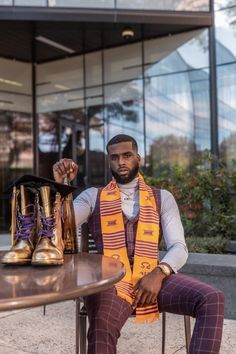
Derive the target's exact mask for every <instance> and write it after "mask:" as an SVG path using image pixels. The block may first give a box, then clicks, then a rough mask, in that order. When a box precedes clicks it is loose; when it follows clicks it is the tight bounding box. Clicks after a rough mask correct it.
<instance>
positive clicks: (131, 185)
mask: <svg viewBox="0 0 236 354" xmlns="http://www.w3.org/2000/svg"><path fill="white" fill-rule="evenodd" d="M117 185H118V187H119V189H135V188H136V187H137V186H138V177H135V178H134V179H133V180H132V181H131V182H129V183H126V184H120V183H117Z"/></svg>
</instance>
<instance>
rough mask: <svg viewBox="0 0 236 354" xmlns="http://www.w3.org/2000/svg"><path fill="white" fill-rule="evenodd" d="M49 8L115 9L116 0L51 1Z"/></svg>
mask: <svg viewBox="0 0 236 354" xmlns="http://www.w3.org/2000/svg"><path fill="white" fill-rule="evenodd" d="M48 3H49V6H52V7H53V6H55V7H60V6H61V7H88V8H89V7H95V8H113V7H114V6H115V5H114V0H49V1H48Z"/></svg>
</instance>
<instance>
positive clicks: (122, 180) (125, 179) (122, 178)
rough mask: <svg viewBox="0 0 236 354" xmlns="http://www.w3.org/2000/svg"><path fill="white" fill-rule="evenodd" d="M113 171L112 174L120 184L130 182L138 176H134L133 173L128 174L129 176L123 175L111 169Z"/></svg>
mask: <svg viewBox="0 0 236 354" xmlns="http://www.w3.org/2000/svg"><path fill="white" fill-rule="evenodd" d="M111 173H112V176H113V177H114V178H115V180H116V182H117V183H119V184H127V183H130V182H131V181H133V179H134V178H135V177H136V175H135V176H134V175H133V174H132V173H130V174H128V175H127V176H121V175H119V174H118V173H116V172H114V171H112V170H111Z"/></svg>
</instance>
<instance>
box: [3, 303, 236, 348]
mask: <svg viewBox="0 0 236 354" xmlns="http://www.w3.org/2000/svg"><path fill="white" fill-rule="evenodd" d="M46 309H47V311H46V316H44V315H43V308H42V307H38V308H34V309H27V310H18V311H13V312H0V328H1V330H0V353H1V354H26V353H27V354H73V353H74V352H75V346H74V343H75V342H74V341H75V316H74V309H75V303H74V301H67V302H63V303H59V304H54V305H48V306H47V308H46ZM235 333H236V321H233V320H225V325H224V336H223V343H222V349H221V354H236V336H235ZM160 353H161V321H158V322H155V323H152V324H147V325H140V324H134V320H133V319H132V318H130V319H129V320H128V322H127V323H126V325H125V326H124V328H123V330H122V335H121V337H120V339H119V344H118V354H160ZM175 353H178V354H184V353H186V351H185V349H184V331H183V317H181V316H176V315H172V314H167V343H166V354H175Z"/></svg>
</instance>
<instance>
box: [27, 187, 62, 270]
mask: <svg viewBox="0 0 236 354" xmlns="http://www.w3.org/2000/svg"><path fill="white" fill-rule="evenodd" d="M40 195H41V200H42V211H41V213H40V214H41V215H40V218H41V229H40V231H39V235H38V238H39V239H38V243H37V245H36V247H35V251H34V253H33V256H32V262H31V263H32V264H33V265H60V264H63V261H64V258H63V251H64V243H63V240H62V224H61V195H60V193H58V192H57V193H56V196H55V202H54V203H52V202H51V193H50V187H49V186H43V187H40Z"/></svg>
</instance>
